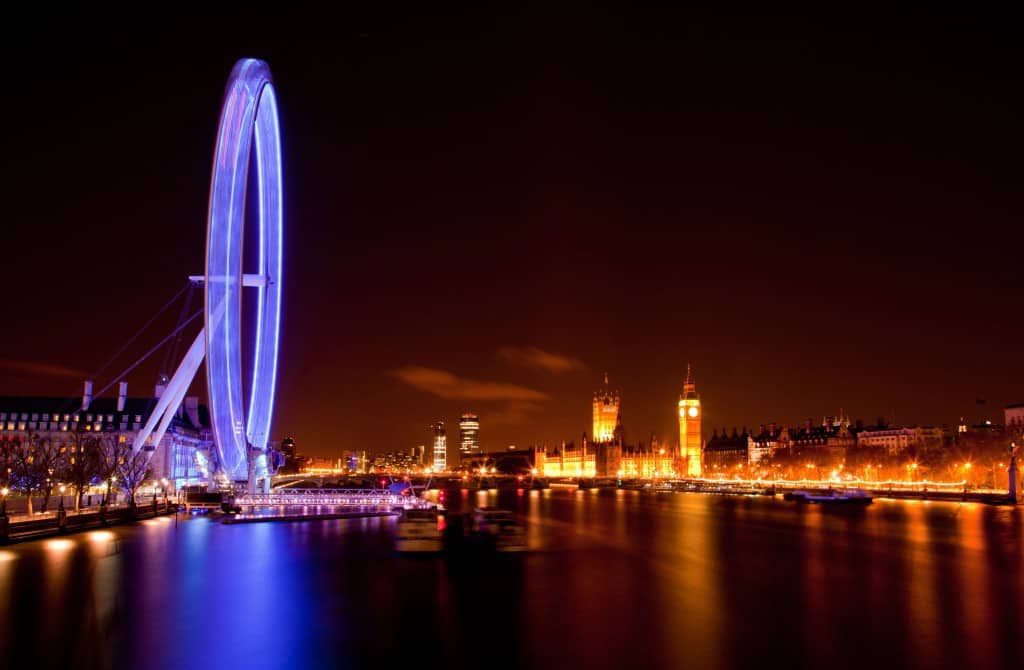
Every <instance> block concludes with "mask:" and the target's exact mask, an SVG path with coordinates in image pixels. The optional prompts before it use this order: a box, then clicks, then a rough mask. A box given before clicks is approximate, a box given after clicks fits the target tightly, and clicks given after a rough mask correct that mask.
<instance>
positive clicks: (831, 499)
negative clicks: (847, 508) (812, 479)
mask: <svg viewBox="0 0 1024 670" xmlns="http://www.w3.org/2000/svg"><path fill="white" fill-rule="evenodd" d="M782 498H783V499H784V500H792V501H795V502H805V503H822V504H836V505H869V504H871V500H872V498H871V496H870V495H869V494H868V492H867V491H864V490H863V489H842V490H834V489H829V490H828V491H817V492H812V491H803V490H796V491H790V492H788V493H786V494H784V495H783V496H782Z"/></svg>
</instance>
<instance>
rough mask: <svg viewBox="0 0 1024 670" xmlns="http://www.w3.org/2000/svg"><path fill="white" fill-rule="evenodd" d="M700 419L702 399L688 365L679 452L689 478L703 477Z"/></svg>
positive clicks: (682, 402)
mask: <svg viewBox="0 0 1024 670" xmlns="http://www.w3.org/2000/svg"><path fill="white" fill-rule="evenodd" d="M700 419H701V408H700V398H699V397H698V396H697V389H696V386H694V383H693V377H691V376H690V366H689V364H687V366H686V381H684V382H683V394H682V395H681V396H679V451H680V452H681V453H680V456H681V457H682V459H683V463H685V468H686V476H687V477H700V476H701V453H700V452H701V440H700Z"/></svg>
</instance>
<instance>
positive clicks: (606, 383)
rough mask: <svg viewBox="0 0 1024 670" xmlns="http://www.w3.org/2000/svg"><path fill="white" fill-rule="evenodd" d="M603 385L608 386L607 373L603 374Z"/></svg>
mask: <svg viewBox="0 0 1024 670" xmlns="http://www.w3.org/2000/svg"><path fill="white" fill-rule="evenodd" d="M604 385H605V386H608V373H607V372H606V373H604Z"/></svg>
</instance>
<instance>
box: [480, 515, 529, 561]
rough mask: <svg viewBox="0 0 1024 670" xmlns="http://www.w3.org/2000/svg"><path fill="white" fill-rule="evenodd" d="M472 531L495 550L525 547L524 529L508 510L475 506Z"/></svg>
mask: <svg viewBox="0 0 1024 670" xmlns="http://www.w3.org/2000/svg"><path fill="white" fill-rule="evenodd" d="M473 531H474V534H475V535H476V537H477V538H479V539H481V540H483V541H484V542H486V543H487V544H488V545H489V546H492V547H493V548H494V549H495V550H497V551H524V550H525V549H526V529H525V528H524V527H523V525H522V524H520V523H519V522H518V521H516V518H515V516H513V514H512V512H509V511H508V510H504V509H501V508H499V507H477V508H476V509H475V510H474V511H473Z"/></svg>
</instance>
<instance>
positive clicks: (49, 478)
mask: <svg viewBox="0 0 1024 670" xmlns="http://www.w3.org/2000/svg"><path fill="white" fill-rule="evenodd" d="M59 458H60V445H59V444H57V443H56V442H54V441H53V439H52V438H50V437H40V438H39V439H38V440H37V442H36V453H35V461H34V464H35V468H36V470H37V473H38V477H39V489H40V491H42V494H43V509H42V511H43V512H45V511H46V508H47V506H48V505H49V504H50V496H51V495H53V487H54V486H56V485H57V478H56V477H55V476H54V475H55V474H57V466H58V461H59Z"/></svg>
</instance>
